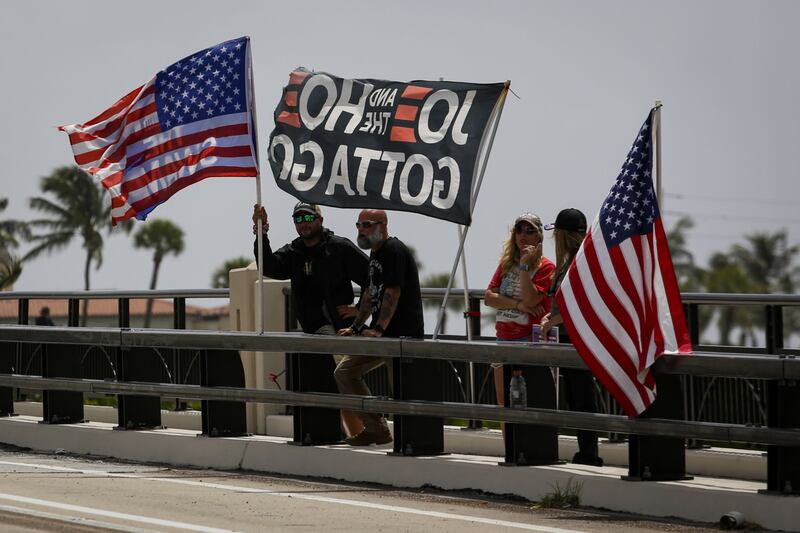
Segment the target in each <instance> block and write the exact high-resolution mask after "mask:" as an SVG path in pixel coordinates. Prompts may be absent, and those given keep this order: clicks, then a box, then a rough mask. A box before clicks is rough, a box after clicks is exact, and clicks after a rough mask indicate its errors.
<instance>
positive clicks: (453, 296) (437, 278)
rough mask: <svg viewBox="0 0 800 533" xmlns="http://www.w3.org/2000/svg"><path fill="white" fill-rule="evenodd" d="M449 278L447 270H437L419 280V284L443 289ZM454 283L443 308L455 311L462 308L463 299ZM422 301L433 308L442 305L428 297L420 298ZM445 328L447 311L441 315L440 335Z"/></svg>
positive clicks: (437, 300) (429, 287)
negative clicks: (436, 272)
mask: <svg viewBox="0 0 800 533" xmlns="http://www.w3.org/2000/svg"><path fill="white" fill-rule="evenodd" d="M449 280H450V274H449V273H447V272H439V273H438V274H430V275H428V276H425V277H424V278H423V279H422V281H420V286H422V287H425V288H428V289H445V288H447V282H448V281H449ZM456 286H457V284H456V283H453V287H452V289H451V290H450V297H449V298H447V305H446V306H445V309H446V310H447V311H456V312H461V311H463V310H464V300H463V298H462V296H461V293H459V292H456V290H455V289H456ZM422 303H423V305H424V306H425V307H433V308H435V309H437V310H438V309H439V308H440V307H441V306H442V302H441V300H439V299H430V298H426V299H425V300H422ZM446 329H447V313H444V314H443V315H442V335H444V333H445V331H446Z"/></svg>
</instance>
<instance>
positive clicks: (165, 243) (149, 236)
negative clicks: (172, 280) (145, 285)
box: [133, 220, 183, 328]
mask: <svg viewBox="0 0 800 533" xmlns="http://www.w3.org/2000/svg"><path fill="white" fill-rule="evenodd" d="M133 245H134V246H135V247H136V248H149V249H152V250H153V274H152V276H151V277H150V290H153V289H155V288H156V283H157V281H158V269H159V268H161V262H162V261H163V260H164V257H165V256H167V255H169V254H174V255H179V254H180V253H181V252H183V230H182V229H181V228H179V227H178V226H176V225H175V224H173V223H172V222H170V221H169V220H153V221H152V222H148V223H147V224H145V225H144V226H142V227H141V228H140V229H139V231H137V232H136V235H134V238H133ZM152 313H153V300H152V299H149V300H147V311H146V312H145V317H144V327H146V328H147V327H150V316H151V315H152Z"/></svg>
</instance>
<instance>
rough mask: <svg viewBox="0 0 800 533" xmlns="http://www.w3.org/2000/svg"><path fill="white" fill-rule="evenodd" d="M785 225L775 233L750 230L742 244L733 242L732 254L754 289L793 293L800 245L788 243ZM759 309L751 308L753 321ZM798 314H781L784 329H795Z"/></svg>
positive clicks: (798, 273)
mask: <svg viewBox="0 0 800 533" xmlns="http://www.w3.org/2000/svg"><path fill="white" fill-rule="evenodd" d="M788 240H789V239H788V235H787V232H786V230H785V229H782V230H779V231H776V232H775V233H752V234H750V235H745V241H746V244H745V245H740V244H737V245H734V246H733V247H732V248H731V256H732V257H733V259H734V260H735V261H736V262H737V263H738V264H739V265H740V267H741V268H742V270H743V271H744V273H745V274H746V276H747V278H748V279H749V280H750V282H751V283H752V284H753V285H754V287H755V289H754V290H753V292H765V293H794V292H795V290H796V289H797V286H798V282H799V281H800V268H798V267H797V266H795V265H794V260H795V257H796V256H797V254H798V253H800V246H789V243H788ZM759 312H760V311H759V310H756V309H753V310H752V311H751V315H753V321H754V322H756V323H758V324H760V323H761V321H760V320H759V318H758V313H759ZM798 327H800V317H799V316H798V315H797V314H796V313H785V314H784V331H796V330H797V328H798ZM748 333H749V335H750V337H751V344H754V343H755V339H754V338H753V337H754V334H753V330H752V329H751V330H750V331H749V332H748Z"/></svg>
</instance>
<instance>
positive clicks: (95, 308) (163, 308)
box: [0, 298, 229, 319]
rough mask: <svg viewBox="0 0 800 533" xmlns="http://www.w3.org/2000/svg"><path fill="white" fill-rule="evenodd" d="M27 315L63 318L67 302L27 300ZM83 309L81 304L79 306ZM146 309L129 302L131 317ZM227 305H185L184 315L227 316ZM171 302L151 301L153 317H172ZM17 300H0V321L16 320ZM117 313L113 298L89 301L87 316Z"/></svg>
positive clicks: (139, 303) (144, 302)
mask: <svg viewBox="0 0 800 533" xmlns="http://www.w3.org/2000/svg"><path fill="white" fill-rule="evenodd" d="M29 302H30V303H29V308H28V314H29V316H30V317H32V318H33V317H37V316H39V313H40V312H41V309H42V307H49V308H50V316H51V317H54V318H65V317H66V316H67V314H68V311H67V306H68V301H67V300H33V299H32V300H29ZM81 307H83V304H81ZM146 309H147V300H130V313H131V316H144V314H145V311H146ZM228 309H229V306H228V305H221V306H218V307H200V306H196V305H187V306H186V314H187V315H192V316H202V317H212V316H220V315H227V314H228ZM172 311H173V308H172V300H153V316H163V315H172ZM17 312H18V303H17V300H0V319H2V318H17ZM118 312H119V308H118V304H117V300H116V299H114V298H108V299H101V300H90V301H89V316H117V314H118Z"/></svg>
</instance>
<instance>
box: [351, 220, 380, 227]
mask: <svg viewBox="0 0 800 533" xmlns="http://www.w3.org/2000/svg"><path fill="white" fill-rule="evenodd" d="M375 224H383V222H381V221H379V220H365V221H364V222H356V228H358V229H361V228H363V229H369V228H371V227H372V226H374V225H375Z"/></svg>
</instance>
